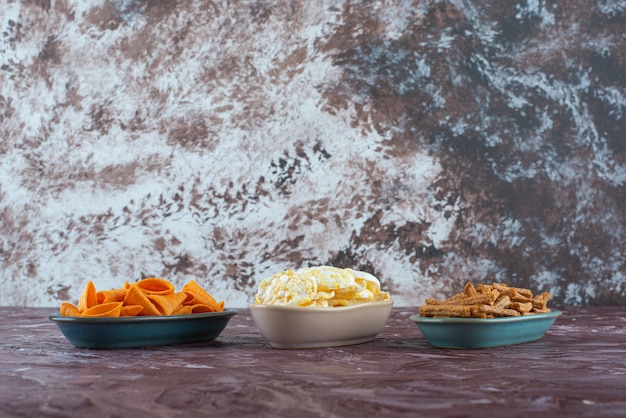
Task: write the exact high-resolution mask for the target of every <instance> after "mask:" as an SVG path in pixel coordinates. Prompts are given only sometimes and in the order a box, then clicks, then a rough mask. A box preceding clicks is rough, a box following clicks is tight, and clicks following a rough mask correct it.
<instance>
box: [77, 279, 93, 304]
mask: <svg viewBox="0 0 626 418" xmlns="http://www.w3.org/2000/svg"><path fill="white" fill-rule="evenodd" d="M97 304H98V298H97V296H96V286H95V285H94V284H93V282H92V281H91V280H89V281H88V282H87V286H85V290H84V291H83V294H82V295H81V296H80V299H78V310H79V311H81V312H85V311H86V310H87V309H89V308H91V307H92V306H95V305H97Z"/></svg>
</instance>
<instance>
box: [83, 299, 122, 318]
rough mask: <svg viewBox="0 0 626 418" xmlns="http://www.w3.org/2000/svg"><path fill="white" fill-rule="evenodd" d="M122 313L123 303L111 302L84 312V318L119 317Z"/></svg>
mask: <svg viewBox="0 0 626 418" xmlns="http://www.w3.org/2000/svg"><path fill="white" fill-rule="evenodd" d="M121 311H122V302H109V303H103V304H102V305H95V306H92V307H91V308H89V309H87V310H86V311H85V312H83V314H82V316H90V317H118V316H120V312H121Z"/></svg>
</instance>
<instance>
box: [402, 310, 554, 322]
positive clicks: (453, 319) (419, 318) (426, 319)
mask: <svg viewBox="0 0 626 418" xmlns="http://www.w3.org/2000/svg"><path fill="white" fill-rule="evenodd" d="M562 314H563V312H562V311H560V310H558V309H552V311H550V312H545V313H538V314H532V315H521V316H503V317H497V318H459V317H450V318H448V317H446V318H443V317H442V318H433V317H428V316H420V315H419V314H414V315H411V316H410V317H409V319H410V320H411V321H413V322H416V323H418V324H420V323H422V324H501V323H508V322H523V321H532V320H541V319H548V318H557V317H559V316H561V315H562Z"/></svg>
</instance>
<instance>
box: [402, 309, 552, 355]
mask: <svg viewBox="0 0 626 418" xmlns="http://www.w3.org/2000/svg"><path fill="white" fill-rule="evenodd" d="M561 313H562V312H561V311H558V310H552V312H548V313H544V314H536V315H526V316H515V317H504V318H487V319H479V318H425V317H424V318H423V317H421V316H419V315H412V316H411V317H410V319H411V320H412V321H413V322H415V323H416V324H417V327H418V328H419V330H420V331H421V333H422V334H423V335H424V337H425V338H426V339H427V340H428V342H429V343H430V344H432V345H434V346H435V347H441V348H488V347H501V346H507V345H514V344H522V343H527V342H530V341H535V340H538V339H540V338H542V337H543V336H544V335H545V333H546V332H547V331H548V329H550V327H551V326H552V324H554V321H555V320H556V318H558V317H559V316H560V315H561Z"/></svg>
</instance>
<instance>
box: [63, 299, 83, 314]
mask: <svg viewBox="0 0 626 418" xmlns="http://www.w3.org/2000/svg"><path fill="white" fill-rule="evenodd" d="M59 314H60V315H61V316H80V311H79V310H78V308H77V307H76V306H74V305H73V304H71V303H69V302H63V303H61V309H60V310H59Z"/></svg>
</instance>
